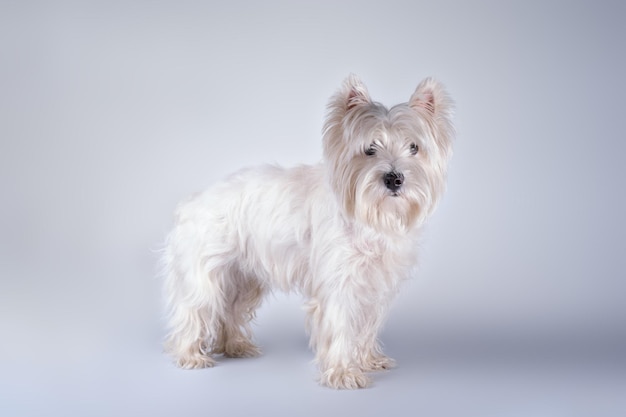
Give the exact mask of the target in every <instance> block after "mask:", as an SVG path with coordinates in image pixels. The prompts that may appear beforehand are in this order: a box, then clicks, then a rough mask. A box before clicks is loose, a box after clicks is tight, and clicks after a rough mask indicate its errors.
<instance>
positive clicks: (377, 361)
mask: <svg viewBox="0 0 626 417" xmlns="http://www.w3.org/2000/svg"><path fill="white" fill-rule="evenodd" d="M395 367H396V361H395V360H393V359H391V358H390V357H388V356H385V355H378V356H374V355H372V356H369V357H368V358H367V359H366V360H365V361H364V362H363V363H362V364H361V369H362V370H363V371H365V372H373V371H386V370H388V369H391V368H395Z"/></svg>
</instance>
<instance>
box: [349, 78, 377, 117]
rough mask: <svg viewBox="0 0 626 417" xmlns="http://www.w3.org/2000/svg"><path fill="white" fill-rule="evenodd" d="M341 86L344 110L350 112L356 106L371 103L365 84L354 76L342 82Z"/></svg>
mask: <svg viewBox="0 0 626 417" xmlns="http://www.w3.org/2000/svg"><path fill="white" fill-rule="evenodd" d="M343 85H344V88H343V91H344V94H345V95H344V97H345V100H346V102H345V105H346V110H350V109H352V108H353V107H356V106H361V105H364V104H370V103H371V102H372V99H371V98H370V94H369V92H368V91H367V88H366V87H365V84H363V83H362V82H361V80H360V79H359V77H357V76H356V75H354V74H350V75H349V76H348V78H346V80H345V81H344V83H343Z"/></svg>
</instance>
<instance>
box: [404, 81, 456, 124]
mask: <svg viewBox="0 0 626 417" xmlns="http://www.w3.org/2000/svg"><path fill="white" fill-rule="evenodd" d="M409 106H411V107H412V108H413V109H415V110H417V111H418V112H420V113H421V114H423V115H425V116H427V117H431V118H433V119H435V120H437V119H440V118H441V117H443V118H446V119H449V117H450V113H451V111H452V103H451V101H450V98H449V97H448V94H447V93H446V91H445V89H444V88H443V85H442V84H441V83H440V82H439V81H437V80H435V79H433V78H426V79H425V80H424V81H422V82H421V83H420V84H419V85H418V86H417V88H416V89H415V92H414V93H413V95H412V96H411V99H410V100H409Z"/></svg>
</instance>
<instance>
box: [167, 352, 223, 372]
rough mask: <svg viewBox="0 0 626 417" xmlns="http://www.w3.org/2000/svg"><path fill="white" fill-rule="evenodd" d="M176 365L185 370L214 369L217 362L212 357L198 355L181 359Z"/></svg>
mask: <svg viewBox="0 0 626 417" xmlns="http://www.w3.org/2000/svg"><path fill="white" fill-rule="evenodd" d="M176 365H177V366H178V367H179V368H183V369H201V368H212V367H213V366H215V360H214V359H213V358H212V357H210V356H207V355H204V354H201V353H196V354H193V355H188V356H183V357H179V358H178V359H177V360H176Z"/></svg>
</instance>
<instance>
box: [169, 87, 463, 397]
mask: <svg viewBox="0 0 626 417" xmlns="http://www.w3.org/2000/svg"><path fill="white" fill-rule="evenodd" d="M451 111H452V108H451V102H450V100H449V98H448V96H447V94H446V93H445V91H444V90H443V88H442V86H441V85H440V84H439V83H438V82H436V81H434V80H432V79H426V80H424V81H423V82H422V83H421V84H420V85H419V86H418V88H417V89H416V91H415V93H414V94H413V95H412V96H411V98H410V100H409V101H408V103H404V104H400V105H397V106H394V107H392V108H391V109H386V108H385V107H384V106H382V105H381V104H378V103H375V102H372V100H371V98H370V96H369V93H368V92H367V89H366V88H365V86H364V85H363V84H362V83H361V82H360V81H359V80H358V78H357V77H355V76H353V75H351V76H350V77H348V78H347V79H346V81H345V82H344V85H343V87H342V88H341V89H340V90H339V92H338V93H337V94H335V95H334V96H333V97H332V98H331V100H330V103H329V105H328V115H327V119H326V123H325V126H324V135H323V147H324V161H323V162H322V163H320V164H318V165H312V166H306V165H304V166H299V167H295V168H290V169H285V168H280V167H276V166H262V167H259V168H253V169H247V170H242V171H239V172H237V173H235V174H234V175H232V176H231V177H229V178H228V179H226V180H225V181H224V182H222V183H220V184H217V185H215V186H214V187H212V188H210V189H208V190H206V191H205V192H203V193H200V194H197V195H195V196H193V197H191V198H190V199H188V200H187V201H185V202H183V203H182V204H180V205H179V207H178V209H177V210H176V216H175V217H176V218H175V226H174V229H173V230H172V232H171V233H170V235H169V237H168V240H167V244H166V248H165V256H164V264H165V269H166V279H165V295H166V301H167V306H168V325H169V334H168V337H167V341H166V350H167V351H168V352H169V353H170V354H171V355H172V356H173V358H174V359H175V361H176V363H177V364H178V365H179V366H180V367H183V368H202V367H210V366H213V365H214V363H215V359H214V356H215V355H219V354H224V355H226V356H231V357H244V356H255V355H258V354H259V353H260V351H259V349H258V348H257V347H256V346H255V345H254V344H253V343H252V341H251V337H252V334H251V329H250V327H249V322H250V320H251V319H252V318H253V317H254V314H255V310H256V308H257V307H258V306H259V305H260V303H261V301H262V299H263V296H264V295H265V294H266V293H267V292H268V291H270V290H272V289H274V288H276V289H280V290H284V291H296V292H299V293H301V294H302V295H303V296H304V297H305V298H306V311H307V317H308V330H309V332H310V336H311V338H310V344H311V347H312V348H313V350H314V351H315V354H316V361H317V363H318V365H319V368H320V374H321V376H320V382H321V383H322V384H323V385H327V386H329V387H333V388H360V387H364V386H366V385H367V384H368V382H369V378H368V377H367V376H366V372H368V371H374V370H380V369H387V368H390V367H392V366H393V364H394V362H393V360H392V359H390V358H388V357H386V356H385V355H384V354H383V352H382V350H381V347H380V344H379V342H378V339H377V335H378V331H379V329H380V327H381V325H382V323H383V321H384V319H385V316H386V312H387V310H388V306H389V304H390V302H391V300H392V299H393V297H394V295H395V294H396V293H397V291H398V286H399V284H400V283H401V281H402V280H403V279H405V278H407V277H408V276H409V275H410V273H411V270H412V268H413V267H414V265H415V263H416V255H417V254H416V239H417V237H418V235H419V230H420V227H421V226H422V224H423V223H424V221H425V220H426V218H427V217H428V216H429V215H430V214H431V213H432V211H433V209H434V208H435V206H436V204H437V202H438V201H439V199H440V197H441V195H442V193H443V191H444V188H445V177H446V169H447V163H448V159H449V157H450V154H451V144H452V139H453V133H454V132H453V128H452V124H451ZM411 143H415V144H416V145H417V146H418V152H417V154H415V155H413V154H412V153H411V148H410V145H411ZM372 144H374V149H375V150H376V154H375V155H366V154H365V150H366V149H368V148H369V147H370V146H371V145H372ZM390 171H396V172H401V173H402V174H403V175H404V183H403V184H402V186H401V188H400V189H399V190H398V191H397V192H396V193H395V194H396V195H394V193H393V192H391V191H390V190H389V189H387V188H386V187H385V185H384V183H383V180H382V177H383V175H384V174H385V173H387V172H390Z"/></svg>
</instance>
